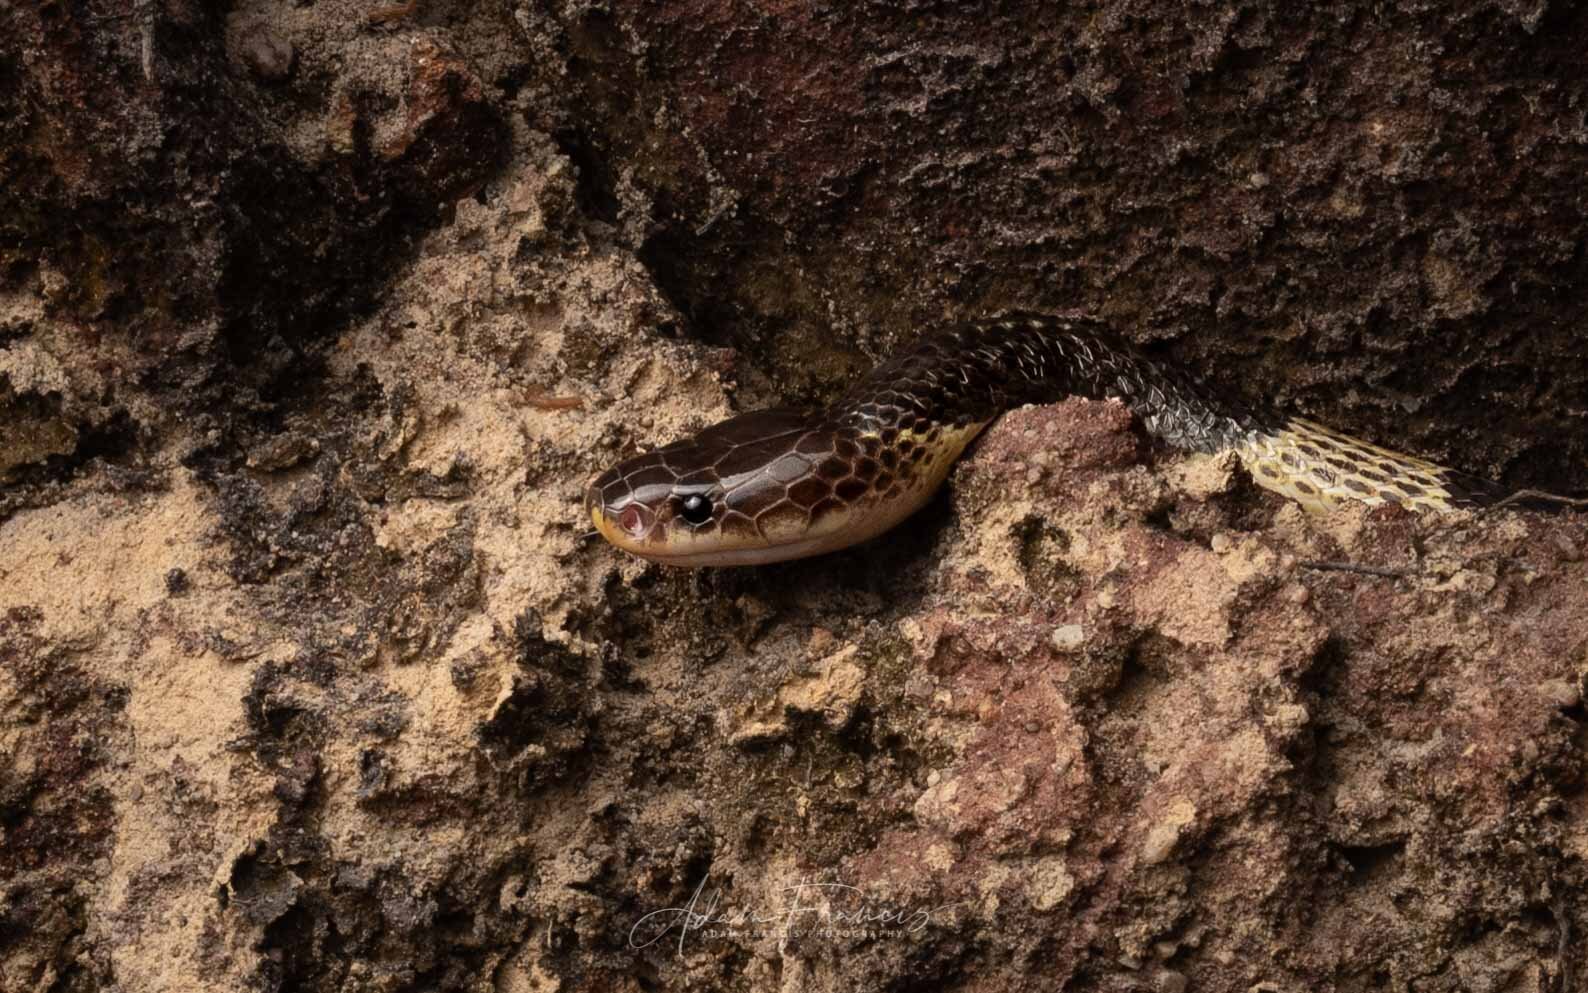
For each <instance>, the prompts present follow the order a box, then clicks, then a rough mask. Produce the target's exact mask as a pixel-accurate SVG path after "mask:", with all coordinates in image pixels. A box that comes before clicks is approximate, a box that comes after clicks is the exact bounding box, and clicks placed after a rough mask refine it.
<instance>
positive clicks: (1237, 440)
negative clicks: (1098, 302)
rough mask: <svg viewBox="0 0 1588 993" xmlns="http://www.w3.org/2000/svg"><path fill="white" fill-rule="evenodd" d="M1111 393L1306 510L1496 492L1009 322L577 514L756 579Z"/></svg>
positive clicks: (923, 354)
mask: <svg viewBox="0 0 1588 993" xmlns="http://www.w3.org/2000/svg"><path fill="white" fill-rule="evenodd" d="M1070 396H1081V397H1088V398H1092V399H1099V400H1100V399H1107V398H1111V397H1117V398H1118V399H1120V400H1122V401H1123V402H1124V403H1125V404H1126V405H1127V406H1128V407H1129V408H1130V410H1131V411H1132V413H1133V414H1134V415H1135V417H1136V418H1138V419H1139V420H1140V422H1141V424H1142V425H1143V427H1144V428H1145V429H1146V431H1147V433H1148V434H1149V435H1152V436H1153V437H1155V438H1158V439H1160V440H1161V441H1162V442H1163V443H1165V444H1166V445H1167V446H1169V447H1170V448H1174V449H1179V450H1183V451H1187V452H1204V453H1220V452H1226V451H1228V452H1233V453H1234V454H1235V455H1236V456H1237V457H1238V458H1239V460H1240V462H1241V463H1242V464H1243V465H1244V466H1245V467H1246V469H1247V471H1248V472H1249V473H1250V475H1251V477H1252V479H1253V480H1254V481H1255V482H1256V483H1257V484H1258V485H1259V486H1261V487H1263V488H1265V489H1268V490H1272V491H1274V492H1276V493H1279V494H1281V495H1283V496H1285V497H1288V498H1290V499H1292V500H1294V501H1296V502H1298V503H1300V504H1301V505H1302V507H1303V508H1305V509H1306V510H1309V511H1318V512H1322V511H1329V510H1333V509H1335V508H1337V507H1340V506H1342V505H1344V504H1347V503H1359V504H1366V505H1368V506H1380V505H1383V504H1396V505H1399V506H1400V507H1403V508H1405V509H1407V510H1409V511H1413V512H1427V511H1444V510H1452V509H1457V508H1462V507H1479V506H1484V505H1488V504H1493V503H1495V502H1497V501H1499V499H1500V498H1501V496H1502V492H1501V490H1500V489H1499V487H1498V485H1497V484H1494V483H1491V482H1489V481H1487V480H1484V479H1482V478H1479V477H1476V476H1471V475H1467V474H1465V473H1461V472H1459V471H1456V470H1454V469H1449V468H1446V467H1444V466H1441V465H1438V464H1436V463H1434V462H1429V461H1426V460H1424V459H1420V458H1416V457H1414V456H1410V455H1403V454H1400V453H1398V452H1394V451H1391V450H1389V449H1386V448H1381V447H1379V446H1377V445H1373V444H1370V443H1368V442H1366V441H1362V440H1360V439H1357V438H1353V437H1351V436H1349V435H1346V434H1342V433H1340V432H1337V431H1333V430H1330V429H1329V428H1326V427H1324V426H1323V425H1321V424H1317V423H1314V422H1313V421H1310V420H1307V419H1304V418H1300V417H1287V416H1283V415H1280V414H1278V413H1275V412H1273V411H1272V410H1270V409H1268V408H1265V407H1262V406H1258V405H1255V404H1247V403H1245V402H1242V401H1238V400H1235V399H1232V398H1230V397H1228V396H1225V395H1224V394H1223V393H1221V392H1219V391H1216V390H1213V389H1211V388H1209V387H1208V386H1206V385H1204V384H1203V383H1202V382H1201V381H1199V380H1198V379H1196V378H1194V377H1192V376H1191V375H1189V374H1187V373H1186V372H1184V371H1182V370H1180V369H1178V368H1175V367H1173V366H1171V365H1168V364H1166V363H1160V362H1156V361H1154V360H1152V359H1150V358H1148V357H1147V356H1146V355H1144V354H1143V353H1142V352H1141V351H1140V350H1138V349H1137V348H1136V347H1134V346H1133V345H1132V344H1131V343H1130V342H1129V341H1128V340H1126V339H1125V338H1124V337H1122V336H1121V335H1119V334H1118V333H1116V332H1115V331H1113V330H1112V329H1111V328H1110V327H1109V326H1108V325H1106V324H1105V323H1103V322H1101V321H1099V320H1097V319H1095V318H1092V317H1088V316H1085V315H1075V314H1070V315H1052V314H1024V313H1021V314H1012V315H1008V316H1004V317H999V318H994V319H982V320H975V321H968V322H961V323H956V324H952V325H948V326H946V327H942V328H939V329H935V330H931V331H928V332H926V333H925V334H923V335H921V336H920V337H919V338H918V339H917V340H915V341H914V342H913V343H912V344H910V345H907V346H906V347H904V348H903V349H902V350H900V351H899V352H897V353H895V354H893V355H892V356H891V357H889V358H888V359H886V360H884V361H883V362H882V363H880V364H879V365H877V366H876V368H874V369H873V370H872V371H871V372H870V373H869V374H867V375H866V376H864V377H863V378H861V379H860V380H858V381H857V382H855V383H854V384H853V385H852V386H851V387H850V388H849V389H848V390H847V391H846V392H845V393H844V394H843V395H842V396H841V397H839V399H838V400H837V401H836V402H834V403H833V404H831V405H830V406H828V407H826V408H825V409H812V410H801V409H794V408H773V409H768V410H758V411H754V412H750V413H745V414H740V415H738V416H736V417H732V418H729V419H728V420H725V421H722V422H721V423H718V424H714V425H712V426H710V427H708V428H706V429H705V430H703V431H701V432H699V433H698V434H696V435H694V436H693V437H690V438H686V439H682V440H679V441H675V442H673V443H671V444H668V445H664V446H662V447H659V448H655V449H653V450H650V451H647V452H643V453H640V454H638V455H635V456H633V457H631V458H628V459H626V460H624V461H622V462H620V463H619V464H617V465H615V466H613V467H612V468H610V469H607V470H606V471H605V472H603V473H601V474H600V475H599V476H597V477H596V478H595V479H594V480H592V481H591V482H590V483H589V485H588V486H587V487H586V490H585V501H584V502H585V509H586V511H587V512H588V514H589V515H590V519H591V523H592V524H593V525H594V526H595V529H596V530H597V531H598V532H599V533H600V534H601V535H602V537H604V538H605V539H606V540H607V541H608V542H610V543H611V544H613V545H615V546H617V547H618V548H620V549H622V550H623V551H626V552H630V553H632V554H634V555H638V556H640V557H642V558H644V559H648V560H650V561H652V562H657V563H661V564H664V565H675V566H695V567H698V566H738V565H759V564H763V563H769V562H779V561H784V560H789V559H798V558H804V557H807V556H813V555H822V554H826V553H828V552H834V551H837V550H839V549H842V548H847V547H849V546H851V545H854V544H857V543H859V542H863V541H866V540H868V539H871V538H874V537H876V536H878V535H880V534H882V533H883V532H885V531H888V530H889V529H891V528H892V527H894V526H895V525H897V524H899V523H900V522H901V521H903V520H904V519H905V518H907V517H909V516H910V515H911V514H913V513H915V512H916V511H917V510H919V509H920V508H921V507H922V506H924V505H925V504H926V503H927V501H928V500H930V499H931V497H932V495H933V494H934V493H935V492H936V491H937V489H938V487H939V486H941V485H942V483H943V482H944V480H945V479H946V478H947V477H948V475H949V473H950V470H951V469H952V468H953V466H954V463H955V462H956V461H957V460H958V459H959V457H960V455H961V454H962V453H963V452H964V451H965V449H966V447H967V446H969V445H970V443H971V442H972V441H973V440H974V439H975V438H976V436H977V435H978V434H980V433H981V431H982V429H984V428H985V427H987V425H988V424H990V423H991V422H992V421H994V420H995V419H996V418H997V417H998V416H999V415H1000V414H1002V413H1003V412H1004V411H1006V410H1009V409H1012V408H1014V407H1019V406H1022V405H1025V404H1031V403H1052V402H1055V401H1058V400H1061V399H1064V398H1066V397H1070Z"/></svg>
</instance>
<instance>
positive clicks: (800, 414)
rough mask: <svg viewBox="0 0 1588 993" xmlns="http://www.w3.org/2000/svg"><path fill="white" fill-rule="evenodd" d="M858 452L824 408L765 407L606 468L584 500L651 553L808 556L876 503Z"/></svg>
mask: <svg viewBox="0 0 1588 993" xmlns="http://www.w3.org/2000/svg"><path fill="white" fill-rule="evenodd" d="M856 461H866V459H865V458H864V453H863V451H862V449H861V445H860V444H859V443H857V442H855V441H853V440H849V439H846V438H844V437H842V436H841V435H840V433H839V432H837V431H836V430H835V428H834V427H833V426H832V425H831V424H826V423H824V422H823V421H822V419H821V417H820V415H812V414H810V413H808V412H804V411H797V410H766V411H758V412H756V413H753V414H743V415H740V416H739V417H735V418H732V419H731V420H727V421H724V422H722V423H721V424H717V425H714V426H712V427H709V428H707V429H706V430H704V431H702V432H701V433H700V434H698V435H696V436H695V437H693V438H689V439H687V440H684V441H678V442H674V443H673V444H671V445H667V446H666V447H664V448H658V449H656V450H654V451H650V452H645V453H644V454H641V455H636V456H634V457H633V458H630V459H628V460H626V461H624V462H622V463H619V464H618V465H616V466H614V467H613V468H611V469H608V470H607V471H606V472H604V473H602V474H601V475H600V476H598V477H596V479H594V480H593V481H592V482H591V483H590V485H589V487H588V488H587V489H586V491H585V510H586V512H587V513H588V514H589V515H590V520H591V522H592V523H593V524H594V525H595V527H596V530H597V531H599V532H600V533H601V535H602V537H604V538H606V540H607V541H609V542H611V543H612V544H613V545H616V546H617V547H618V548H621V549H623V550H624V551H626V552H630V553H632V554H634V555H638V556H641V557H643V558H646V559H650V560H651V561H653V562H661V563H664V564H667V565H682V566H701V565H756V564H760V563H763V562H777V561H781V560H784V559H792V558H801V557H803V556H806V555H816V554H820V553H821V552H825V551H830V550H832V549H833V548H837V547H842V546H843V545H846V544H852V543H853V542H854V541H855V540H856V539H855V538H854V537H853V535H854V533H855V532H854V530H853V527H852V525H853V522H854V518H855V515H856V514H857V513H861V514H863V513H864V511H865V510H866V508H868V507H869V506H870V505H872V504H874V503H875V500H873V499H869V498H870V497H871V496H872V487H871V486H870V484H869V483H862V482H861V481H859V480H857V479H854V478H853V477H852V475H851V473H852V469H853V466H854V463H855V462H856ZM843 533H847V534H849V535H851V537H848V538H847V539H845V540H841V541H840V540H835V536H838V535H840V534H843Z"/></svg>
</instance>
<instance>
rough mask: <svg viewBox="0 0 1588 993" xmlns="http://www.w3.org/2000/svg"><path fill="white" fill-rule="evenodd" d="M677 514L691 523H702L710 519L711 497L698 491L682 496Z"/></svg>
mask: <svg viewBox="0 0 1588 993" xmlns="http://www.w3.org/2000/svg"><path fill="white" fill-rule="evenodd" d="M678 510H679V516H681V517H683V519H684V520H686V521H688V522H689V523H691V524H704V523H706V522H707V521H709V520H711V499H710V498H709V497H706V496H703V495H701V494H699V493H691V494H689V496H686V497H684V499H683V502H682V503H681V504H679V508H678Z"/></svg>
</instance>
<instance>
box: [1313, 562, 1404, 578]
mask: <svg viewBox="0 0 1588 993" xmlns="http://www.w3.org/2000/svg"><path fill="white" fill-rule="evenodd" d="M1301 565H1302V567H1303V568H1306V569H1319V570H1322V571H1324V572H1355V573H1360V574H1361V575H1364V576H1379V577H1381V578H1383V579H1405V578H1406V577H1407V576H1409V575H1411V573H1409V572H1407V571H1406V570H1405V569H1385V568H1383V567H1382V566H1376V565H1357V564H1356V563H1355V562H1312V561H1309V562H1303V563H1301Z"/></svg>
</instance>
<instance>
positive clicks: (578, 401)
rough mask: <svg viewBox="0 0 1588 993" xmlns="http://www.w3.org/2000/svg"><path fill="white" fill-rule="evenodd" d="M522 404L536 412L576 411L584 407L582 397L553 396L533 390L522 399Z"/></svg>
mask: <svg viewBox="0 0 1588 993" xmlns="http://www.w3.org/2000/svg"><path fill="white" fill-rule="evenodd" d="M524 402H525V403H527V404H529V405H530V406H531V407H534V408H535V409H536V410H577V409H578V408H580V407H583V406H584V397H578V396H554V395H552V394H550V393H546V392H543V391H540V390H535V391H532V392H530V393H529V394H528V395H526V396H525V397H524Z"/></svg>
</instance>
